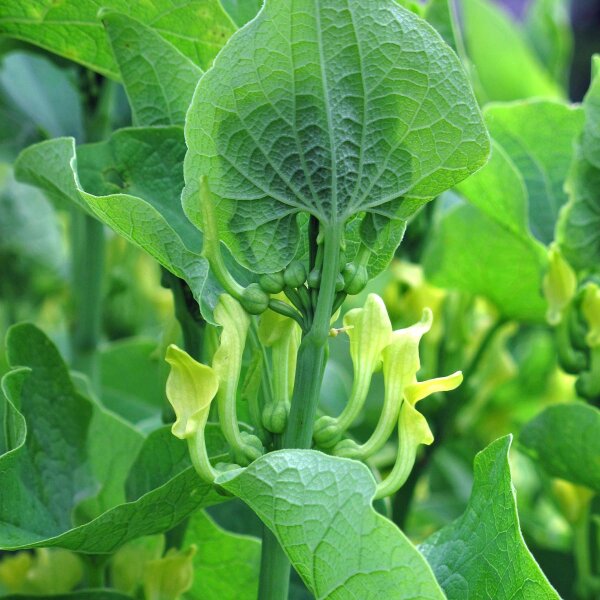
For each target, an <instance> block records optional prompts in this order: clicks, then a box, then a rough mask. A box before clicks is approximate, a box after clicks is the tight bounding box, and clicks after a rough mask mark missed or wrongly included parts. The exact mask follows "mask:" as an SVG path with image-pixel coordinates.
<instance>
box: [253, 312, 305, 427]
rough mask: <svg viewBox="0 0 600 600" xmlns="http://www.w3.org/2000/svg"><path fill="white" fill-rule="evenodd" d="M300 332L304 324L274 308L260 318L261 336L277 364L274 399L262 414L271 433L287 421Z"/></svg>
mask: <svg viewBox="0 0 600 600" xmlns="http://www.w3.org/2000/svg"><path fill="white" fill-rule="evenodd" d="M300 334H301V331H300V327H299V326H298V324H297V323H296V322H295V321H294V320H293V319H290V318H289V317H285V316H283V315H281V314H279V313H276V312H274V311H272V310H266V311H265V312H264V313H263V314H262V315H261V317H260V324H259V327H258V337H259V339H260V341H261V343H262V344H263V346H265V347H267V348H271V358H272V363H273V394H274V398H273V401H272V402H269V403H268V404H266V405H265V407H264V409H263V413H262V422H263V425H264V427H265V428H266V429H267V430H268V431H270V432H271V433H276V434H280V433H283V431H284V430H285V426H286V424H287V417H288V413H289V410H290V398H291V395H292V392H293V388H294V377H295V374H296V356H297V354H298V346H299V345H300Z"/></svg>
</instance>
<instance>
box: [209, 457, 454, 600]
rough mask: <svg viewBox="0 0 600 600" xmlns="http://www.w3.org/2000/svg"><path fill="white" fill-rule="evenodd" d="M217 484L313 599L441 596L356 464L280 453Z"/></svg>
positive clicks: (397, 599)
mask: <svg viewBox="0 0 600 600" xmlns="http://www.w3.org/2000/svg"><path fill="white" fill-rule="evenodd" d="M218 483H219V484H220V485H222V486H223V487H224V488H225V489H226V490H228V491H229V492H231V493H233V494H235V495H236V496H239V497H240V498H242V499H243V500H244V501H245V502H246V503H247V504H248V505H249V506H250V507H251V508H252V509H253V510H254V511H255V512H256V514H258V516H259V517H260V518H261V519H262V521H263V522H264V523H265V524H266V525H267V526H268V527H269V529H271V530H272V531H273V533H274V534H275V535H276V536H277V539H278V540H279V542H280V543H281V544H282V546H283V548H284V550H285V552H286V554H287V555H288V557H289V558H290V560H291V561H292V564H293V565H294V567H295V569H296V570H297V571H298V573H299V574H300V577H301V578H302V579H303V581H304V583H305V584H306V585H307V587H308V588H309V589H310V590H311V592H312V593H313V594H314V595H315V597H316V598H331V599H340V600H341V599H345V598H360V599H361V600H371V599H372V600H380V599H381V598H394V599H395V600H402V599H403V598H406V599H408V598H411V599H414V598H416V597H418V598H419V599H420V600H425V599H432V598H436V599H440V600H441V599H442V598H443V597H444V596H443V594H442V592H441V590H440V588H439V586H438V584H437V582H436V581H435V578H434V577H433V574H432V573H431V571H430V569H429V567H428V565H427V563H426V562H425V560H424V559H423V557H422V556H421V555H420V554H419V552H418V551H417V550H416V549H415V547H414V546H413V545H412V544H411V542H410V541H409V540H408V539H407V538H406V537H405V536H404V534H403V533H402V532H401V531H400V530H399V529H398V528H397V527H396V526H395V525H394V524H393V523H392V522H391V521H388V520H387V519H386V518H385V517H383V516H381V515H380V514H378V513H377V512H375V510H374V509H373V506H372V505H371V500H372V497H373V495H374V493H375V480H374V479H373V476H372V475H371V473H370V472H369V470H368V469H367V468H366V467H365V466H364V465H362V464H361V463H358V462H356V461H352V460H347V459H341V458H335V457H332V456H327V455H325V454H321V453H320V452H316V451H314V450H283V451H279V452H271V453H270V454H267V455H265V456H263V457H262V458H260V459H258V460H257V461H255V462H254V463H252V464H251V465H250V466H249V467H248V468H246V469H244V470H243V471H235V472H231V473H229V474H225V475H223V476H221V477H220V479H219V480H218Z"/></svg>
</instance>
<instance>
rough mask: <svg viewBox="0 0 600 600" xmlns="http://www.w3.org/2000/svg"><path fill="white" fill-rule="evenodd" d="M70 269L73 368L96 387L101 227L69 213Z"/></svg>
mask: <svg viewBox="0 0 600 600" xmlns="http://www.w3.org/2000/svg"><path fill="white" fill-rule="evenodd" d="M72 217H73V218H72V250H71V251H72V269H73V274H72V277H73V291H74V294H75V307H74V308H75V319H74V323H73V329H72V332H71V345H72V351H73V365H74V367H75V368H76V369H78V370H79V371H82V372H83V373H85V374H86V375H88V376H89V377H90V380H91V381H92V383H93V384H97V382H98V377H99V374H98V373H97V365H96V348H97V346H98V342H99V340H100V330H101V321H102V279H103V270H104V228H103V225H102V223H100V221H97V220H96V219H94V218H93V217H91V216H89V215H87V214H85V213H83V212H82V211H81V210H80V209H79V208H75V209H74V210H73V212H72Z"/></svg>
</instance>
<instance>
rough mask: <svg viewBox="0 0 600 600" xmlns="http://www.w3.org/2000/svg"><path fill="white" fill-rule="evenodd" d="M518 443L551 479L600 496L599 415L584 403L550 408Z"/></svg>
mask: <svg viewBox="0 0 600 600" xmlns="http://www.w3.org/2000/svg"><path fill="white" fill-rule="evenodd" d="M519 441H520V442H521V444H522V445H523V446H524V447H525V450H526V451H527V452H528V453H529V454H530V455H531V456H532V457H534V458H535V459H536V460H538V461H539V462H540V464H541V465H542V466H543V467H544V469H546V471H547V472H548V473H549V474H550V475H552V476H553V477H560V478H561V479H566V480H567V481H572V482H573V483H577V484H579V485H585V486H587V487H589V488H590V489H592V490H594V491H595V492H598V493H600V411H599V410H598V409H597V408H595V407H593V406H589V405H588V404H584V403H583V402H573V403H570V404H556V405H554V406H549V407H548V408H546V409H545V410H544V411H543V412H541V413H540V414H539V415H538V416H537V417H535V418H534V419H533V420H531V421H529V422H528V423H526V424H525V426H524V427H523V431H521V435H520V437H519Z"/></svg>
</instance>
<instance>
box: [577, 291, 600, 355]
mask: <svg viewBox="0 0 600 600" xmlns="http://www.w3.org/2000/svg"><path fill="white" fill-rule="evenodd" d="M581 312H582V313H583V316H584V317H585V320H586V321H587V324H588V327H589V330H588V333H587V335H586V336H585V341H586V344H587V345H588V346H589V347H590V348H596V347H598V346H600V287H598V285H596V284H595V283H588V284H587V285H586V286H585V292H584V296H583V300H582V302H581Z"/></svg>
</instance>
